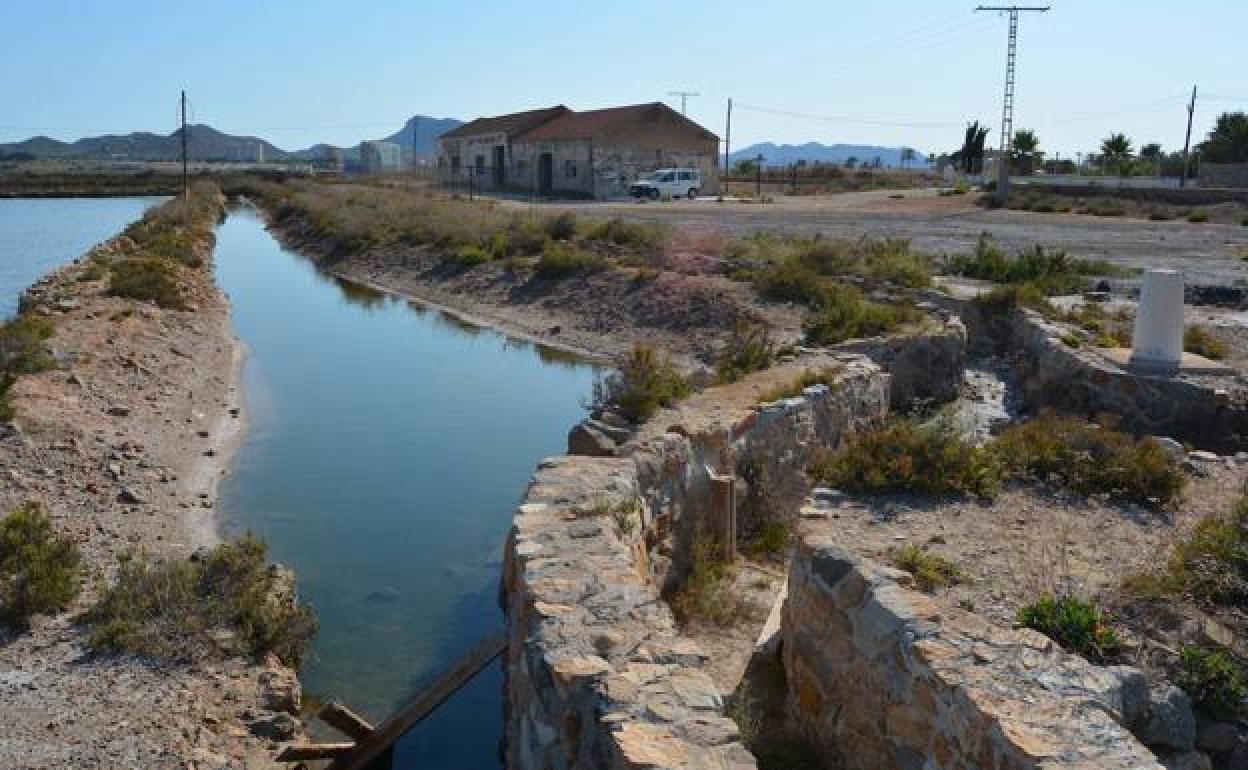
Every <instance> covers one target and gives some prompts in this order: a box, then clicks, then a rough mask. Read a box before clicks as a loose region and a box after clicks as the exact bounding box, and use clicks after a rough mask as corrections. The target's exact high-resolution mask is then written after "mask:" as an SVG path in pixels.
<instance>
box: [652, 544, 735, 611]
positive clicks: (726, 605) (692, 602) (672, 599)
mask: <svg viewBox="0 0 1248 770" xmlns="http://www.w3.org/2000/svg"><path fill="white" fill-rule="evenodd" d="M690 550H691V556H692V560H691V561H692V563H691V565H690V569H689V573H688V574H687V575H686V576H685V578H684V580H682V581H681V582H680V584H679V585H678V586H677V588H676V589H675V590H674V591H673V592H671V594H670V595H669V596H668V597H667V599H668V605H669V606H670V607H671V608H672V614H673V615H675V616H676V622H677V623H679V624H681V625H682V626H685V625H689V624H690V623H692V622H694V621H703V622H706V623H710V624H712V625H716V626H720V627H722V628H727V627H730V626H734V625H736V624H737V623H738V622H739V621H740V620H742V619H743V617H744V616H745V615H746V614H747V612H748V609H747V607H746V605H745V602H744V600H743V598H742V597H741V595H740V594H739V593H738V592H737V591H734V590H733V582H734V580H733V578H734V577H735V575H736V568H735V566H734V565H733V564H732V563H730V562H728V561H726V560H724V559H723V558H722V557H721V556H720V555H719V553H718V550H719V549H718V548H716V547H715V544H714V543H713V542H712V541H711V540H710V539H709V538H708V537H706V536H705V535H704V534H702V533H698V534H697V535H696V536H695V537H694V540H693V543H692V545H691V547H690Z"/></svg>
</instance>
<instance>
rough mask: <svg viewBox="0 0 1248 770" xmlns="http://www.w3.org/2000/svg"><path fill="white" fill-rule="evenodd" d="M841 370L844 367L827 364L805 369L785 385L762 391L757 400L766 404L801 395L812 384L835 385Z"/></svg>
mask: <svg viewBox="0 0 1248 770" xmlns="http://www.w3.org/2000/svg"><path fill="white" fill-rule="evenodd" d="M843 371H844V369H843V368H842V367H839V366H829V367H826V368H824V369H807V370H806V371H804V372H802V373H801V374H799V375H798V376H797V378H796V379H794V380H793V382H791V383H788V384H787V385H777V386H776V387H774V388H772V389H771V390H768V391H766V392H765V393H763V395H762V397H761V398H759V402H760V403H764V404H766V403H770V402H772V401H780V400H782V399H786V398H795V397H797V396H800V395H802V393H803V392H804V391H805V390H806V388H809V387H811V386H812V385H835V384H836V383H837V380H838V379H839V378H840V376H841V373H842V372H843Z"/></svg>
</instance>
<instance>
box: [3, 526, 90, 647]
mask: <svg viewBox="0 0 1248 770" xmlns="http://www.w3.org/2000/svg"><path fill="white" fill-rule="evenodd" d="M81 563H82V557H81V555H80V554H79V553H78V546H77V545H75V544H74V542H73V541H72V540H69V539H67V538H64V537H61V536H59V535H57V534H56V533H55V532H54V531H53V530H52V522H51V521H50V520H49V519H48V515H47V513H45V512H44V510H43V508H42V507H41V506H39V505H38V504H36V503H24V504H22V505H19V506H18V507H17V508H16V509H14V510H13V511H11V512H10V513H9V514H8V515H7V516H5V517H3V518H0V623H4V624H6V625H12V626H19V627H20V626H24V625H26V624H27V623H28V622H29V621H30V619H31V617H32V616H34V615H36V614H40V613H49V612H56V611H58V610H63V609H65V608H66V607H68V606H69V604H70V603H71V602H72V601H73V600H74V599H75V598H76V597H77V596H78V592H79V589H80V588H81V582H80V568H81Z"/></svg>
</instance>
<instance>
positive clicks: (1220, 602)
mask: <svg viewBox="0 0 1248 770" xmlns="http://www.w3.org/2000/svg"><path fill="white" fill-rule="evenodd" d="M1245 527H1248V487H1246V488H1245V491H1244V493H1243V495H1242V496H1241V497H1240V499H1239V500H1238V502H1237V503H1236V504H1235V506H1234V507H1233V510H1232V511H1231V515H1230V516H1218V515H1211V516H1206V517H1204V518H1202V519H1201V520H1200V521H1198V522H1197V523H1196V526H1195V528H1194V529H1193V530H1192V533H1191V534H1190V535H1189V536H1188V537H1187V538H1186V539H1184V540H1182V541H1180V542H1179V543H1178V544H1176V545H1175V548H1174V554H1173V555H1172V556H1171V558H1170V562H1169V564H1168V567H1167V574H1166V576H1165V578H1164V579H1163V581H1162V585H1163V586H1164V588H1165V592H1166V593H1182V594H1186V595H1188V596H1191V597H1192V598H1194V599H1196V600H1197V601H1199V602H1201V603H1203V604H1213V605H1217V606H1223V607H1238V606H1241V605H1242V604H1243V603H1244V602H1248V534H1246V533H1245Z"/></svg>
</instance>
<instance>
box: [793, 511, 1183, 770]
mask: <svg viewBox="0 0 1248 770" xmlns="http://www.w3.org/2000/svg"><path fill="white" fill-rule="evenodd" d="M909 580H910V576H909V575H907V574H906V573H901V572H898V571H896V570H892V569H887V568H883V567H878V566H875V565H872V564H870V563H869V562H866V561H863V560H859V559H858V558H856V557H854V556H851V555H850V554H849V553H847V552H846V551H844V550H842V549H841V548H839V547H838V546H836V545H835V544H834V542H833V540H832V539H831V538H828V537H823V536H820V535H818V534H812V533H810V532H805V533H803V535H802V537H801V538H800V541H799V547H798V552H797V554H796V556H795V557H794V559H793V561H792V564H791V568H790V573H789V594H788V599H787V600H786V602H785V606H784V613H783V620H782V626H781V627H782V631H781V633H782V638H783V646H782V650H783V653H782V654H783V658H784V668H785V672H786V678H787V683H788V691H789V692H788V698H789V706H790V712H791V715H792V717H793V718H794V719H795V721H796V722H797V724H798V726H799V727H800V728H801V729H802V730H803V731H804V732H805V733H806V734H807V735H808V737H809V738H810V739H811V740H812V741H814V742H815V744H816V745H817V746H819V747H820V749H821V751H822V752H826V753H827V755H828V756H830V757H839V758H840V760H841V761H843V762H844V767H845V768H847V770H879V769H880V768H901V769H902V770H920V769H922V770H954V769H955V768H956V769H958V770H963V769H965V770H970V769H971V768H976V769H979V770H988V769H989V768H991V769H992V770H1016V769H1017V770H1023V769H1024V768H1026V769H1027V770H1032V769H1033V768H1098V769H1100V770H1113V769H1115V768H1121V769H1122V770H1128V769H1129V770H1161V765H1159V764H1158V763H1157V760H1156V758H1155V757H1154V756H1153V755H1152V754H1151V753H1150V752H1149V751H1148V750H1147V749H1145V748H1144V747H1143V746H1142V745H1141V744H1140V743H1139V742H1137V741H1136V740H1135V739H1134V738H1133V737H1132V735H1131V734H1130V733H1129V732H1128V731H1127V730H1126V729H1125V728H1123V727H1122V726H1120V723H1121V724H1129V723H1131V722H1133V721H1135V720H1136V719H1138V718H1139V716H1140V715H1139V713H1137V712H1139V711H1141V710H1142V709H1146V708H1147V703H1148V685H1147V682H1146V681H1145V680H1144V677H1143V675H1142V674H1141V673H1140V672H1139V671H1137V670H1135V669H1132V668H1128V667H1125V666H1121V667H1109V668H1098V667H1095V666H1092V665H1091V664H1089V663H1087V662H1086V661H1084V660H1083V659H1081V658H1077V657H1075V656H1072V655H1068V654H1065V653H1064V652H1062V651H1061V650H1060V649H1057V648H1056V646H1055V645H1054V644H1053V642H1051V641H1050V640H1049V639H1048V638H1047V637H1044V636H1042V635H1040V634H1037V633H1035V632H1033V631H1026V630H1019V631H1015V630H1005V629H999V628H996V627H993V626H991V625H990V624H988V623H987V622H986V621H984V620H983V619H981V618H979V617H978V616H976V615H974V614H972V613H969V612H964V611H961V610H956V609H945V608H941V607H939V606H938V605H936V603H935V602H934V601H932V599H930V598H929V597H927V596H925V595H923V594H920V593H917V592H915V591H912V590H907V588H905V587H903V585H904V584H908V581H909Z"/></svg>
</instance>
